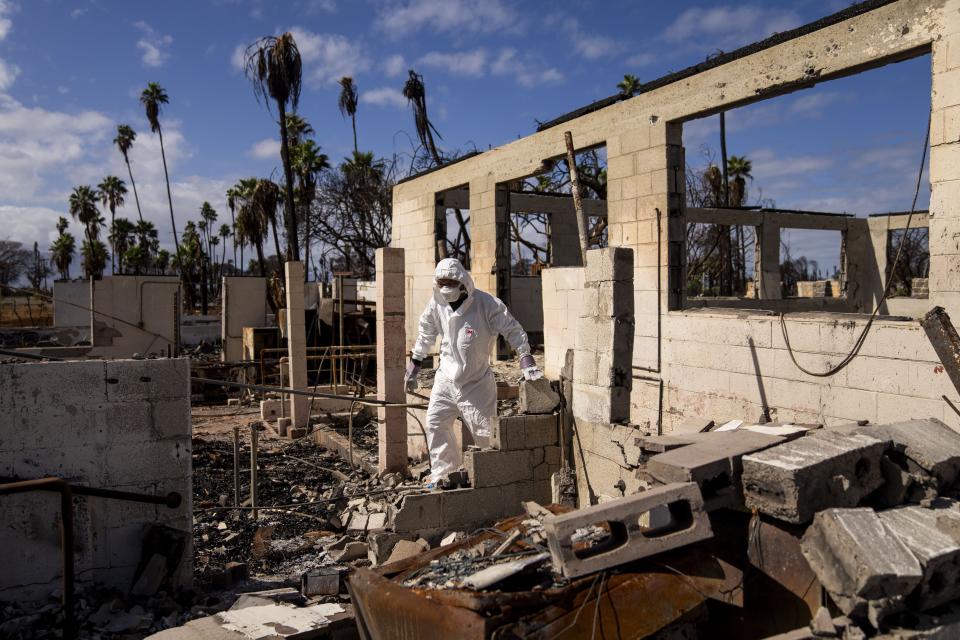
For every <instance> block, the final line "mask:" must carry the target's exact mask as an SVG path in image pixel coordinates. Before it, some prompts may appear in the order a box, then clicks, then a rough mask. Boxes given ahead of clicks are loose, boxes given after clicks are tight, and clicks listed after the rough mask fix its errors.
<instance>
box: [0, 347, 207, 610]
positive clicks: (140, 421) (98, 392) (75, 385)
mask: <svg viewBox="0 0 960 640" xmlns="http://www.w3.org/2000/svg"><path fill="white" fill-rule="evenodd" d="M0 416H2V417H0V469H2V475H4V476H8V477H12V478H17V479H20V480H30V479H34V478H42V477H46V476H54V477H61V478H64V479H65V480H67V481H68V482H70V483H72V484H78V485H85V486H90V487H100V488H108V489H119V490H125V491H133V492H138V493H150V494H161V495H164V494H167V493H169V492H171V491H176V492H178V493H179V494H180V495H181V497H182V498H183V502H182V504H181V505H180V507H178V508H177V509H168V508H167V507H158V506H155V505H145V504H136V503H131V502H117V501H111V500H105V499H101V498H92V497H91V498H78V499H76V500H75V501H74V505H75V510H76V516H75V534H76V575H77V579H78V582H79V583H80V585H81V586H83V585H84V583H91V582H96V583H101V584H104V585H107V586H110V587H115V588H117V589H120V590H122V591H127V590H128V589H129V588H130V587H131V581H132V579H133V574H134V571H135V569H136V567H137V564H138V562H139V561H140V552H141V543H142V541H143V535H144V533H145V532H146V530H147V528H148V527H149V526H150V525H151V524H164V525H167V526H170V527H173V528H175V529H179V530H181V531H184V532H186V533H187V540H188V545H187V548H186V549H185V551H184V557H185V561H184V564H183V566H182V568H181V571H180V573H179V582H180V584H181V585H183V586H188V585H189V584H190V581H191V577H192V559H193V545H192V543H191V542H190V540H191V537H190V531H191V526H192V524H191V523H192V510H193V505H192V498H191V496H192V479H191V460H190V436H191V425H190V364H189V361H188V360H187V359H169V360H168V359H157V360H113V361H106V362H105V361H100V360H87V361H77V362H49V363H30V364H4V365H0ZM14 425H15V426H16V428H13V426H14ZM59 523H60V517H59V500H58V498H57V497H56V495H55V494H52V493H25V494H20V495H13V496H4V497H3V498H2V499H0V563H2V565H3V571H2V572H0V600H24V601H29V600H43V601H46V599H47V598H48V597H49V596H50V593H51V591H52V590H53V589H58V588H59V581H60V554H59V551H58V549H59V546H60V529H59Z"/></svg>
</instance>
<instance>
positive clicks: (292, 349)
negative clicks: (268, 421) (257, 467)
mask: <svg viewBox="0 0 960 640" xmlns="http://www.w3.org/2000/svg"><path fill="white" fill-rule="evenodd" d="M286 276H287V352H288V354H289V363H290V365H289V378H288V382H287V384H289V385H290V387H291V388H293V389H300V390H304V391H305V390H306V389H307V383H308V379H307V330H306V316H305V315H304V311H303V305H304V292H303V289H304V285H303V263H302V262H288V263H287V264H286ZM290 418H291V420H292V423H291V426H293V427H297V428H305V427H306V426H307V424H308V423H309V422H310V398H309V397H307V396H304V395H300V394H291V395H290Z"/></svg>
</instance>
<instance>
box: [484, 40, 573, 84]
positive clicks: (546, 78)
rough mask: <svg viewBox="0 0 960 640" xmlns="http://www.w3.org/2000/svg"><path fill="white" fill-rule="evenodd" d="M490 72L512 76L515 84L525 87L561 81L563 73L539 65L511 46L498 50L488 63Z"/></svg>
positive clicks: (496, 74)
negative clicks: (489, 63) (494, 57)
mask: <svg viewBox="0 0 960 640" xmlns="http://www.w3.org/2000/svg"><path fill="white" fill-rule="evenodd" d="M490 72H491V73H492V74H493V75H495V76H508V77H512V78H513V79H514V80H515V81H516V82H517V84H519V85H520V86H523V87H527V88H529V87H534V86H537V85H541V84H554V83H557V82H562V81H563V74H562V73H560V71H558V70H557V69H555V68H553V67H546V66H543V65H540V64H538V63H537V62H536V61H535V60H533V59H532V58H531V57H530V56H529V55H520V54H519V53H518V52H517V50H516V49H513V48H511V47H507V48H504V49H501V50H500V53H499V54H497V57H496V59H494V61H493V63H492V64H491V65H490Z"/></svg>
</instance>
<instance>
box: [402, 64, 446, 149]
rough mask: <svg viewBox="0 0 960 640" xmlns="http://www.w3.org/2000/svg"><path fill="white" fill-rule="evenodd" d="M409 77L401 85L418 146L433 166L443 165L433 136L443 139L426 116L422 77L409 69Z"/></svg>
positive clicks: (424, 89) (425, 91) (425, 97)
mask: <svg viewBox="0 0 960 640" xmlns="http://www.w3.org/2000/svg"><path fill="white" fill-rule="evenodd" d="M409 73H410V77H409V78H407V81H406V83H405V84H404V85H403V95H404V97H405V98H406V99H407V101H408V102H409V103H410V106H411V107H413V122H414V125H416V129H417V137H418V138H420V144H422V145H423V147H424V148H425V149H426V150H427V152H428V153H429V154H430V157H431V158H432V159H433V162H434V164H435V165H437V166H440V165H441V164H443V158H442V157H441V156H440V153H439V152H438V151H437V145H436V144H435V143H434V140H433V135H434V134H436V135H437V137H438V138H440V139H441V140H442V139H443V137H442V136H441V135H440V133H439V132H438V131H437V128H436V127H434V126H433V123H432V122H430V118H429V117H428V116H427V88H426V86H424V84H423V76H422V75H420V74H419V73H417V72H416V71H414V70H413V69H410V71H409Z"/></svg>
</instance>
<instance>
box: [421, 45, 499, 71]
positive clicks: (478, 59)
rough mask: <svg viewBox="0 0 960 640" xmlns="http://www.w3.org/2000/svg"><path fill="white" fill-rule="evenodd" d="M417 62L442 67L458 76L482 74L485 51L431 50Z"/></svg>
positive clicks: (485, 61)
mask: <svg viewBox="0 0 960 640" xmlns="http://www.w3.org/2000/svg"><path fill="white" fill-rule="evenodd" d="M417 62H418V63H419V64H421V65H422V66H424V67H433V68H435V69H443V70H445V71H448V72H450V73H452V74H455V75H459V76H482V75H483V72H484V67H485V66H486V64H487V52H486V51H484V50H483V49H475V50H473V51H459V52H453V53H442V52H439V51H431V52H430V53H427V54H425V55H424V56H422V57H421V58H420V59H419V60H418V61H417Z"/></svg>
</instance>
